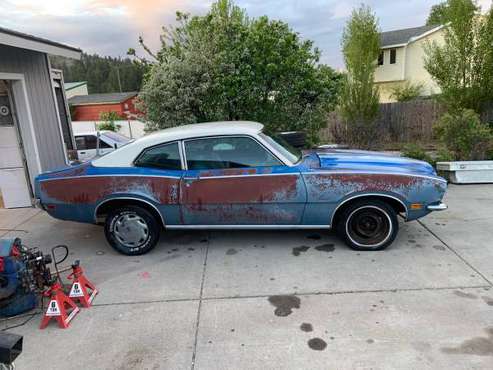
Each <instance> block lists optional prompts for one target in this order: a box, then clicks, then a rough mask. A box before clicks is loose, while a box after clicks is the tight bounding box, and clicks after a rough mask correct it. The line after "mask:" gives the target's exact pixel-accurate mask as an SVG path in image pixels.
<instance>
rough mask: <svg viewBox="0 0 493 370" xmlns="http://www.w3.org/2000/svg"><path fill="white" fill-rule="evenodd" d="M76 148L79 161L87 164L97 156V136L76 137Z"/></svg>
mask: <svg viewBox="0 0 493 370" xmlns="http://www.w3.org/2000/svg"><path fill="white" fill-rule="evenodd" d="M75 146H76V147H77V156H78V158H79V161H82V162H85V161H88V160H90V159H91V158H94V157H95V156H96V146H97V137H96V135H76V136H75Z"/></svg>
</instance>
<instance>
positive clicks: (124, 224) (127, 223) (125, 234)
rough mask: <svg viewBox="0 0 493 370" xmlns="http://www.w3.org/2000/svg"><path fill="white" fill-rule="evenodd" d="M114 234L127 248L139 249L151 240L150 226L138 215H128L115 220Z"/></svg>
mask: <svg viewBox="0 0 493 370" xmlns="http://www.w3.org/2000/svg"><path fill="white" fill-rule="evenodd" d="M113 234H114V235H115V238H116V240H118V242H119V243H120V244H122V245H124V246H125V247H128V248H137V247H140V246H142V245H143V244H145V242H146V241H147V239H148V238H149V226H148V225H147V222H146V221H145V220H144V219H143V218H142V217H140V216H139V215H138V214H136V213H133V212H132V213H126V214H123V215H120V216H118V217H117V219H116V220H115V223H114V227H113Z"/></svg>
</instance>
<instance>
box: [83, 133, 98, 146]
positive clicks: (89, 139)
mask: <svg viewBox="0 0 493 370" xmlns="http://www.w3.org/2000/svg"><path fill="white" fill-rule="evenodd" d="M85 139H86V149H96V146H97V142H98V138H97V137H96V136H94V135H86V136H85Z"/></svg>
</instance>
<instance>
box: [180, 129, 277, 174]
mask: <svg viewBox="0 0 493 370" xmlns="http://www.w3.org/2000/svg"><path fill="white" fill-rule="evenodd" d="M223 137H228V138H238V137H240V138H248V139H251V140H253V141H255V142H256V143H257V144H258V145H260V146H261V147H262V148H263V149H264V150H265V151H267V152H268V153H270V154H271V155H272V156H273V157H274V158H276V159H277V160H278V161H279V165H280V166H287V165H286V163H285V162H284V161H283V160H282V159H281V158H279V156H278V155H277V154H276V153H274V152H273V151H272V150H270V149H269V148H267V147H266V146H265V145H264V144H263V143H262V142H261V141H259V140H258V139H257V138H256V137H254V136H251V135H213V136H202V137H195V138H190V139H185V140H181V146H182V147H183V160H184V162H183V164H184V166H185V167H184V168H185V169H184V171H188V163H187V154H186V150H185V142H188V141H197V140H207V139H217V138H223ZM264 167H269V166H264ZM209 170H213V169H209ZM190 171H202V170H190ZM204 171H206V170H204Z"/></svg>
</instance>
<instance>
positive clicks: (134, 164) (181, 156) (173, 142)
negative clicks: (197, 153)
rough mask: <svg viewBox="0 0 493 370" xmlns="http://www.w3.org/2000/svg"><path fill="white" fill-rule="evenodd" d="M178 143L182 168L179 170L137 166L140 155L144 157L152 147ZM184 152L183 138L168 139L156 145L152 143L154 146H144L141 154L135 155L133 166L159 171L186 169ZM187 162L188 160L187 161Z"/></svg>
mask: <svg viewBox="0 0 493 370" xmlns="http://www.w3.org/2000/svg"><path fill="white" fill-rule="evenodd" d="M175 143H176V144H178V153H179V155H180V167H181V169H179V170H170V169H166V168H158V167H144V166H137V164H136V162H137V161H138V160H139V159H140V157H142V156H143V155H144V153H145V152H147V151H148V150H151V149H154V148H159V147H161V146H165V145H170V144H175ZM183 158H184V157H183V153H182V150H181V140H173V141H167V142H165V143H159V144H156V145H152V146H148V147H147V148H144V149H142V151H141V152H140V153H139V155H138V156H137V157H135V159H134V160H133V161H132V166H133V167H138V168H152V169H153V170H158V171H184V165H183V163H184V162H183ZM185 164H186V162H185Z"/></svg>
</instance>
